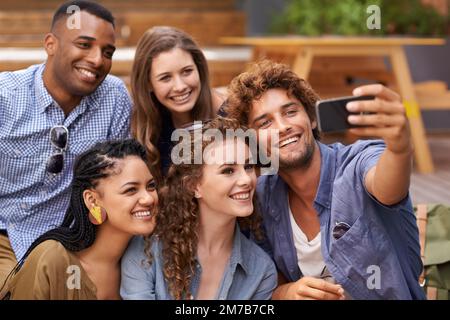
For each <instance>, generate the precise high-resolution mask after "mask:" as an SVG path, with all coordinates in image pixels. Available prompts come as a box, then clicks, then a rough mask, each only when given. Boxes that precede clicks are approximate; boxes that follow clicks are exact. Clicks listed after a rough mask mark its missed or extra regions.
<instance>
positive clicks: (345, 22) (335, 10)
mask: <svg viewBox="0 0 450 320" xmlns="http://www.w3.org/2000/svg"><path fill="white" fill-rule="evenodd" d="M370 5H378V6H379V7H380V9H381V29H379V30H377V29H373V30H370V29H369V28H367V25H366V21H367V18H368V17H369V16H370V15H371V13H367V8H368V7H369V6H370ZM448 21H449V20H448V18H447V17H443V16H442V15H440V14H439V13H438V12H437V11H436V10H435V9H434V8H432V7H429V6H423V5H422V4H421V2H420V0H338V1H337V0H290V1H288V2H287V5H286V8H285V11H284V12H283V13H282V14H280V15H277V16H275V17H274V19H273V21H272V28H271V31H272V32H274V33H289V34H302V35H308V36H317V35H323V34H336V35H349V36H350V35H386V34H402V35H415V36H442V35H444V34H446V32H447V28H448Z"/></svg>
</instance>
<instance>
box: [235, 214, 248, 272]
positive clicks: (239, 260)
mask: <svg viewBox="0 0 450 320" xmlns="http://www.w3.org/2000/svg"><path fill="white" fill-rule="evenodd" d="M242 237H245V236H244V235H243V234H242V233H241V228H239V224H238V223H237V222H236V227H235V229H234V239H233V248H232V249H231V257H230V266H232V267H233V269H236V266H237V265H238V264H239V265H240V266H241V267H242V269H243V270H244V272H245V273H248V272H249V271H250V269H249V266H248V265H247V262H246V260H245V259H244V256H245V252H242V247H243V243H242V241H243V240H244V239H242ZM244 241H245V240H244Z"/></svg>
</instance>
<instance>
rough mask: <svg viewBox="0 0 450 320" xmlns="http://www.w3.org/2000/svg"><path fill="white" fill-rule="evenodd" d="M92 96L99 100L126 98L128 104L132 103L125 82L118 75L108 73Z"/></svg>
mask: <svg viewBox="0 0 450 320" xmlns="http://www.w3.org/2000/svg"><path fill="white" fill-rule="evenodd" d="M92 97H93V98H94V99H97V100H104V99H107V100H108V99H113V100H121V101H123V100H126V102H127V104H128V102H130V103H129V104H130V105H131V100H130V95H129V93H128V89H127V87H126V85H125V83H124V82H123V81H122V80H121V79H120V78H118V77H116V76H113V75H110V74H109V75H107V76H106V78H105V80H103V82H102V84H101V85H100V86H99V87H98V88H97V90H96V91H95V92H94V93H93V94H92Z"/></svg>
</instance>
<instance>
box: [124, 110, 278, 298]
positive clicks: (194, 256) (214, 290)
mask: <svg viewBox="0 0 450 320" xmlns="http://www.w3.org/2000/svg"><path fill="white" fill-rule="evenodd" d="M238 128H239V126H238V124H237V122H235V121H232V120H226V119H225V118H220V117H219V118H217V119H214V120H212V121H211V122H209V123H207V124H206V125H204V126H203V128H202V129H201V130H202V131H201V132H195V133H191V135H190V137H191V139H188V140H190V141H188V142H187V144H188V145H189V147H190V149H189V150H190V156H191V160H192V158H193V157H194V153H195V151H194V150H195V149H196V148H195V147H196V146H197V147H198V146H201V147H202V149H201V150H204V152H203V162H202V164H195V162H194V163H192V161H191V162H189V163H186V162H185V163H181V164H173V165H172V166H171V168H170V169H169V173H168V176H167V180H166V185H165V186H164V187H163V188H162V189H161V198H162V199H161V212H160V214H159V215H158V217H157V227H156V230H155V236H152V238H150V239H145V240H144V238H142V237H139V238H135V239H134V240H133V241H132V243H131V244H130V246H129V247H128V249H127V252H126V254H125V255H124V257H123V259H122V280H121V295H122V297H123V298H124V299H157V300H161V299H243V300H248V299H270V298H271V294H272V291H273V289H274V288H275V287H276V285H277V273H276V269H275V266H274V264H273V262H272V260H271V258H269V256H268V255H267V254H266V253H265V252H264V251H263V250H262V249H261V248H260V247H259V246H258V245H257V244H256V243H254V242H253V241H252V240H250V239H248V238H247V237H246V236H244V234H242V233H241V230H249V231H252V234H254V235H255V237H257V238H261V237H262V234H261V231H260V230H259V227H260V217H259V215H258V213H257V210H256V208H255V205H256V201H255V187H256V173H255V167H254V165H253V164H252V163H253V162H254V161H253V158H252V155H251V152H250V148H249V146H248V145H247V144H246V143H245V138H241V137H232V138H225V139H223V140H215V139H208V138H205V136H204V134H205V130H207V129H213V130H214V129H216V130H217V131H216V132H218V133H220V134H221V135H222V137H224V136H225V135H226V132H227V130H236V129H238ZM211 140H212V141H211ZM183 143H184V140H183ZM235 150H239V151H242V152H240V153H238V152H235ZM239 155H244V157H239ZM236 156H237V157H236ZM241 158H242V159H243V160H241ZM185 160H186V159H185Z"/></svg>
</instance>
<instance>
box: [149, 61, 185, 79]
mask: <svg viewBox="0 0 450 320" xmlns="http://www.w3.org/2000/svg"><path fill="white" fill-rule="evenodd" d="M192 67H194V64H188V65H186V66H184V67H182V68H181V69H180V70H183V69H186V68H192ZM168 74H170V72H168V71H167V72H161V73H159V74H157V75H156V76H155V77H156V78H159V77H161V76H163V75H164V76H165V75H168Z"/></svg>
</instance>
